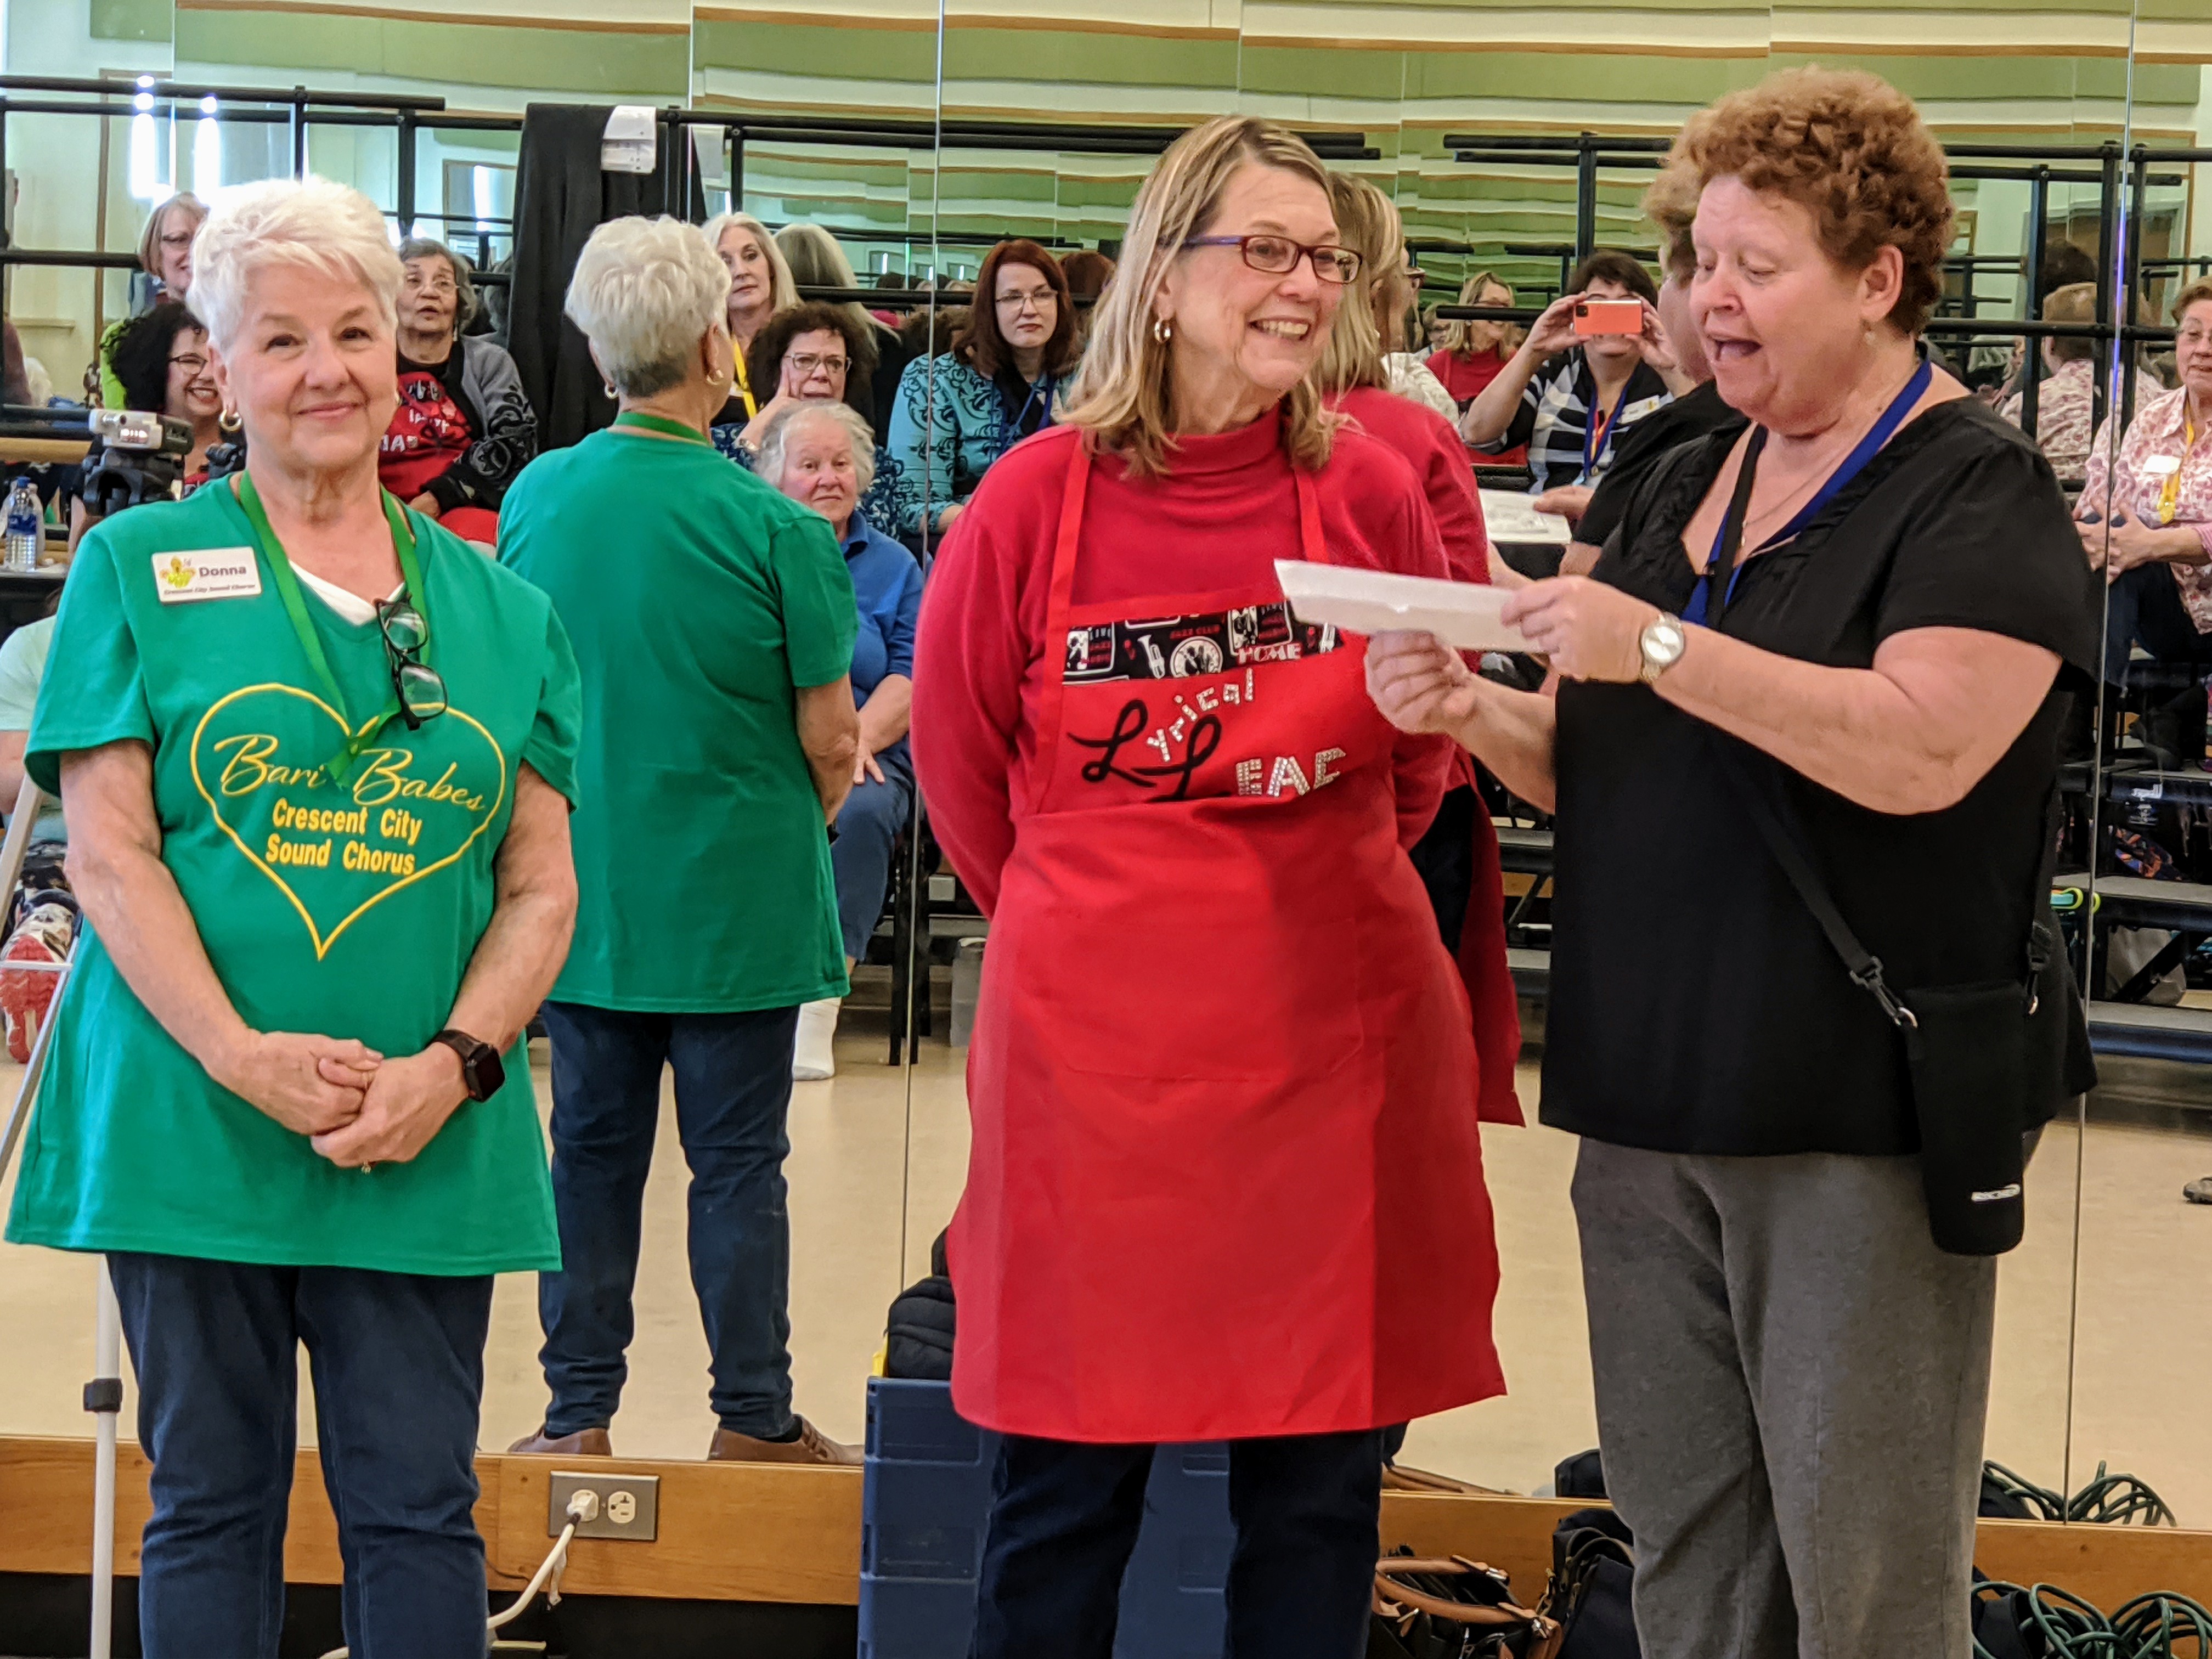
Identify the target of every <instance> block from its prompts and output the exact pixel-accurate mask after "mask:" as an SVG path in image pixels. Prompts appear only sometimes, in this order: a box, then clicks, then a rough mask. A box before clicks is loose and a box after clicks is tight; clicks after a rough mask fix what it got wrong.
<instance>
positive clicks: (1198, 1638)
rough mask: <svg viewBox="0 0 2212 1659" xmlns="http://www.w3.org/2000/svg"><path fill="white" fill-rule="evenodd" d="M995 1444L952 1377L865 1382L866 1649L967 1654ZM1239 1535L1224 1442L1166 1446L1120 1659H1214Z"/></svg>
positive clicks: (951, 1658)
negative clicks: (967, 1411) (955, 1393)
mask: <svg viewBox="0 0 2212 1659" xmlns="http://www.w3.org/2000/svg"><path fill="white" fill-rule="evenodd" d="M997 1455H998V1437H997V1436H995V1435H993V1434H990V1433H988V1432H987V1431H984V1430H981V1429H978V1428H976V1427H975V1425H973V1424H970V1423H968V1422H966V1421H963V1419H961V1417H960V1416H959V1414H958V1413H956V1412H955V1411H954V1410H953V1409H952V1390H951V1389H950V1388H949V1387H948V1386H947V1385H946V1384H945V1383H912V1382H906V1381H902V1380H897V1379H893V1378H888V1377H877V1378H874V1379H873V1380H872V1381H871V1382H870V1383H869V1384H868V1443H867V1460H868V1462H867V1472H866V1486H865V1489H864V1496H863V1498H862V1500H861V1504H862V1513H861V1522H860V1659H967V1653H968V1643H969V1638H970V1637H971V1636H972V1635H973V1634H974V1632H975V1580H976V1577H977V1576H978V1574H979V1572H980V1571H981V1565H982V1555H983V1529H984V1526H985V1523H986V1521H987V1517H988V1516H989V1514H990V1509H991V1468H992V1464H993V1462H994V1460H995V1459H996V1457H997ZM1235 1540H1236V1533H1235V1530H1234V1528H1232V1527H1231V1525H1230V1522H1229V1453H1228V1449H1227V1448H1225V1447H1224V1446H1220V1445H1192V1446H1164V1447H1162V1448H1161V1449H1160V1451H1159V1454H1158V1455H1157V1456H1156V1457H1155V1458H1154V1459H1153V1460H1152V1479H1151V1481H1150V1482H1149V1484H1148V1485H1147V1486H1146V1489H1145V1527H1144V1530H1143V1532H1142V1533H1140V1534H1139V1535H1138V1539H1137V1548H1136V1553H1134V1554H1133V1556H1131V1558H1130V1559H1129V1570H1128V1572H1127V1575H1126V1576H1125V1577H1124V1578H1123V1579H1122V1582H1121V1623H1120V1626H1119V1632H1120V1633H1119V1636H1118V1638H1117V1639H1116V1641H1115V1644H1114V1650H1115V1654H1116V1656H1118V1659H1218V1656H1219V1654H1220V1652H1221V1648H1222V1639H1223V1634H1224V1629H1225V1622H1226V1610H1225V1604H1224V1601H1223V1598H1222V1585H1223V1583H1224V1582H1225V1580H1226V1579H1227V1577H1228V1574H1229V1552H1230V1548H1231V1545H1232V1544H1233V1543H1234V1542H1235Z"/></svg>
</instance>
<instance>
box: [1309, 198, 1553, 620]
mask: <svg viewBox="0 0 2212 1659" xmlns="http://www.w3.org/2000/svg"><path fill="white" fill-rule="evenodd" d="M1328 197H1329V210H1330V211H1331V212H1332V213H1333V214H1334V215H1335V216H1336V234H1337V240H1338V242H1339V243H1340V245H1341V246H1345V247H1346V248H1349V249H1350V250H1351V251H1352V252H1353V253H1355V254H1357V255H1358V257H1359V272H1358V275H1357V276H1354V277H1353V278H1352V282H1351V283H1350V284H1349V285H1348V286H1347V287H1346V289H1345V295H1344V299H1343V301H1342V302H1341V303H1340V304H1339V305H1338V307H1337V308H1336V319H1335V321H1334V323H1332V324H1331V325H1330V326H1329V335H1328V345H1327V347H1326V348H1324V349H1323V350H1322V358H1321V362H1320V364H1319V366H1318V367H1316V368H1315V370H1314V372H1313V379H1314V384H1315V385H1316V386H1318V387H1319V388H1320V389H1321V394H1322V398H1323V399H1324V400H1325V401H1326V402H1327V403H1328V406H1329V407H1330V408H1331V409H1333V410H1336V411H1337V412H1338V413H1340V414H1343V415H1348V416H1351V417H1352V420H1353V421H1354V422H1358V425H1359V427H1360V428H1361V429H1362V430H1364V432H1366V433H1367V434H1368V435H1369V436H1370V437H1373V438H1376V439H1379V440H1380V441H1382V442H1383V443H1385V444H1388V445H1389V447H1391V448H1393V449H1395V450H1396V451H1397V452H1398V453H1400V454H1401V455H1402V456H1404V457H1405V458H1406V460H1407V463H1408V464H1409V465H1411V466H1412V467H1413V475H1414V476H1415V477H1418V478H1419V480H1420V481H1421V493H1422V495H1424V496H1425V497H1426V499H1427V501H1428V504H1429V513H1430V515H1431V517H1432V518H1434V519H1435V520H1436V524H1437V530H1438V532H1441V534H1442V535H1443V548H1444V562H1445V563H1446V564H1447V565H1448V566H1449V568H1450V571H1451V574H1452V575H1453V577H1454V578H1455V579H1456V580H1460V581H1466V582H1480V581H1487V580H1491V579H1492V575H1493V574H1510V573H1509V572H1505V571H1504V567H1503V566H1502V565H1498V566H1496V567H1495V568H1493V562H1492V554H1491V550H1490V538H1489V537H1488V536H1487V535H1486V533H1485V532H1484V530H1483V525H1482V507H1481V504H1480V502H1479V501H1477V499H1476V497H1475V493H1474V471H1473V470H1472V469H1471V468H1470V467H1469V466H1468V462H1467V448H1466V446H1465V445H1463V444H1462V443H1461V442H1460V441H1459V434H1458V433H1457V432H1456V431H1455V430H1454V429H1453V427H1452V422H1451V416H1450V413H1449V410H1450V405H1449V403H1447V404H1446V405H1445V411H1444V412H1442V413H1440V412H1438V411H1437V409H1436V408H1435V407H1434V406H1433V405H1432V404H1429V403H1428V402H1426V401H1425V400H1424V399H1422V398H1416V397H1407V396H1406V395H1405V394H1404V393H1402V392H1399V391H1397V390H1396V388H1395V386H1393V385H1392V383H1391V375H1390V371H1389V366H1388V361H1387V359H1386V358H1385V356H1384V354H1383V341H1384V340H1385V339H1386V338H1387V337H1388V335H1389V331H1391V330H1393V329H1395V328H1397V327H1398V326H1399V325H1400V320H1401V318H1402V317H1403V315H1404V311H1403V307H1402V301H1404V299H1405V296H1406V284H1405V282H1404V279H1403V277H1402V276H1401V274H1400V273H1401V271H1402V270H1403V269H1404V266H1405V261H1406V241H1405V234H1404V227H1403V223H1402V222H1401V219H1400V217H1399V215H1398V210H1397V208H1396V207H1395V205H1394V204H1392V203H1391V200H1390V198H1389V197H1387V196H1385V195H1384V194H1383V192H1382V191H1380V190H1378V189H1376V187H1375V186H1374V185H1371V184H1370V183H1368V182H1367V180H1365V179H1361V178H1358V177H1356V176H1355V175H1353V174H1352V173H1331V174H1329V176H1328Z"/></svg>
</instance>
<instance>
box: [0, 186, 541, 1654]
mask: <svg viewBox="0 0 2212 1659" xmlns="http://www.w3.org/2000/svg"><path fill="white" fill-rule="evenodd" d="M195 259H196V264H197V277H196V280H195V281H194V283H193V285H192V303H193V306H194V307H195V308H196V309H197V311H198V313H199V314H200V316H201V317H202V318H203V319H205V321H206V323H207V326H208V336H209V346H210V350H211V351H212V352H213V354H214V357H215V368H216V378H217V380H218V383H219V384H220V385H221V386H222V392H223V395H224V400H225V403H226V404H227V405H228V410H230V412H231V414H232V416H234V418H235V419H236V421H238V422H240V423H242V425H243V427H244V429H245V433H246V453H247V459H246V471H244V472H243V473H242V474H240V475H237V476H235V477H233V478H230V479H228V480H226V481H224V482H223V483H222V484H221V485H220V486H217V487H211V488H208V489H201V490H200V491H198V492H197V494H195V495H192V496H191V497H190V498H189V499H187V500H185V501H181V502H178V503H175V504H173V505H172V504H166V503H165V504H157V505H155V506H150V507H137V508H133V509H132V510H131V511H130V512H128V513H118V514H116V515H115V516H113V517H112V518H110V519H108V520H106V521H104V522H103V523H101V524H100V526H98V528H96V529H94V531H93V532H91V534H90V535H88V536H87V537H86V538H85V540H84V543H83V545H82V547H81V548H80V549H79V550H78V551H77V555H76V564H75V568H74V569H73V570H72V572H71V574H70V583H69V588H68V591H67V592H66V594H65V596H64V599H63V601H62V609H61V617H60V622H59V625H58V629H57V633H56V637H55V641H54V649H55V652H56V653H57V656H56V660H57V661H66V662H67V663H68V664H69V665H70V671H69V673H68V675H67V676H66V678H64V680H63V681H62V682H61V684H62V685H63V686H64V692H65V695H46V696H42V698H41V700H40V708H39V711H38V714H37V716H36V718H35V720H34V721H33V726H32V730H31V738H30V745H29V755H28V766H29V770H30V773H31V775H32V776H33V777H34V778H36V779H37V780H38V781H39V782H40V784H41V785H42V786H43V787H46V789H48V790H56V789H58V790H59V792H60V794H61V797H62V800H63V803H64V806H65V808H66V810H67V811H68V814H69V825H70V878H71V880H72V882H73V884H75V886H76V891H77V894H78V896H79V897H80V898H81V899H82V902H83V905H84V911H85V915H86V917H87V918H88V920H89V921H91V923H92V927H91V930H90V932H89V933H88V935H87V937H86V939H85V941H84V944H83V945H82V948H81V949H80V951H79V953H78V956H77V959H76V969H75V971H74V972H73V973H72V975H71V976H70V982H69V986H68V987H67V989H66V990H65V991H64V993H63V994H62V999H61V1002H60V1005H59V1006H58V1009H57V1011H56V1014H55V1021H54V1027H53V1048H52V1057H51V1060H50V1061H49V1064H48V1069H47V1072H46V1079H45V1086H44V1089H43V1091H42V1093H41V1096H40V1104H39V1113H38V1118H37V1121H36V1122H35V1124H34V1127H33V1129H32V1132H31V1134H30V1137H29V1139H28V1141H27V1144H26V1146H25V1149H24V1158H23V1169H22V1173H21V1182H20V1184H19V1186H18V1188H17V1190H16V1194H15V1210H14V1213H13V1215H12V1217H11V1218H10V1220H9V1237H11V1238H14V1239H15V1240H18V1241H21V1242H23V1243H39V1244H48V1245H53V1246H57V1247H59V1248H62V1249H77V1250H102V1251H106V1253H107V1266H108V1272H109V1273H110V1275H111V1277H112V1279H113V1280H114V1283H115V1290H116V1295H117V1297H118V1300H119V1301H120V1302H121V1304H122V1309H123V1328H124V1333H125V1336H126V1337H127V1338H128V1339H129V1341H130V1345H131V1359H132V1362H133V1364H134V1365H135V1367H136V1370H137V1378H138V1388H139V1401H138V1433H139V1438H140V1441H141V1442H142V1443H143V1445H144V1446H145V1448H146V1449H147V1451H148V1452H149V1454H150V1455H152V1457H153V1459H154V1462H155V1471H154V1475H153V1492H154V1514H153V1518H152V1519H151V1520H150V1521H149V1522H147V1525H146V1532H145V1539H144V1544H143V1566H142V1568H141V1571H140V1578H139V1621H140V1629H141V1631H142V1632H143V1641H144V1644H145V1650H146V1652H147V1653H148V1654H149V1655H150V1656H155V1659H199V1656H204V1655H209V1654H217V1653H220V1654H225V1655H239V1656H246V1659H274V1656H275V1655H276V1646H277V1633H278V1631H279V1629H280V1627H281V1626H282V1625H283V1601H284V1572H283V1535H284V1522H285V1514H286V1500H287V1495H288V1493H289V1490H290V1486H291V1480H292V1457H293V1431H294V1425H295V1422H296V1421H297V1419H298V1406H297V1401H295V1397H294V1396H295V1376H296V1371H295V1365H296V1358H295V1351H296V1350H297V1349H298V1348H299V1347H300V1346H301V1345H302V1344H304V1345H305V1346H306V1347H307V1356H308V1361H309V1364H310V1367H311V1371H312V1375H313V1381H314V1390H315V1416H316V1420H317V1423H318V1425H319V1433H318V1439H319V1443H320V1449H321V1453H322V1462H323V1473H324V1480H325V1484H326V1485H327V1486H328V1487H329V1489H330V1494H331V1506H332V1508H333V1509H335V1510H337V1516H338V1528H339V1540H340V1544H341V1547H342V1549H343V1554H344V1558H345V1564H346V1590H345V1601H344V1621H345V1636H346V1640H347V1642H348V1644H349V1645H350V1646H351V1647H352V1649H353V1650H354V1651H355V1652H356V1653H357V1654H363V1655H389V1654H404V1655H408V1656H422V1659H464V1656H468V1659H475V1656H480V1655H481V1654H482V1653H483V1647H484V1565H483V1543H482V1541H480V1540H479V1539H478V1537H477V1531H476V1527H475V1523H474V1522H473V1520H472V1519H471V1510H472V1509H473V1506H474V1504H475V1502H476V1498H477V1483H476V1477H475V1474H474V1473H473V1469H472V1464H471V1459H472V1456H473V1454H474V1451H475V1448H476V1436H477V1407H478V1398H479V1395H480V1394H481V1392H482V1387H483V1345H484V1336H485V1331H486V1328H487V1324H488V1322H489V1318H490V1314H491V1290H492V1275H493V1274H495V1273H504V1272H513V1271H518V1270H523V1269H528V1268H532V1267H546V1266H550V1265H551V1264H552V1263H553V1262H554V1261H556V1260H557V1256H556V1237H555V1233H554V1227H553V1211H552V1204H551V1201H550V1194H549V1191H548V1188H547V1182H546V1176H545V1144H544V1139H543V1138H542V1136H541V1134H540V1133H539V1130H538V1115H537V1110H536V1107H535V1104H534V1103H533V1101H532V1094H531V1087H530V1080H529V1070H528V1067H527V1066H526V1065H524V1064H523V1063H522V1059H521V1048H520V1038H521V1035H522V1030H523V1027H524V1025H525V1024H526V1022H527V1021H528V1020H529V1018H530V1017H531V1015H532V1013H533V1012H535V1010H536V1008H537V1006H538V1000H540V998H541V997H542V996H543V995H544V993H545V991H546V989H547V988H548V987H550V985H551V984H552V981H553V975H554V972H555V970H556V969H557V968H558V967H559V966H560V963H561V958H562V955H563V953H564V952H565V951H567V949H568V933H569V928H570V925H571V923H572V921H573V919H574V910H575V878H574V872H573V869H572V867H571V866H570V863H569V855H568V800H567V799H564V798H565V797H568V796H570V795H572V793H573V792H574V787H575V784H574V759H575V744H576V728H577V726H578V723H579V720H580V702H579V699H578V692H577V684H576V675H575V667H574V661H573V659H571V657H570V656H569V653H568V642H567V641H566V639H565V638H564V637H563V635H562V631H561V624H560V623H559V621H558V620H557V619H556V617H554V616H553V614H552V610H551V607H550V605H548V604H547V603H546V600H545V597H544V595H543V594H542V593H539V592H535V591H533V590H532V588H531V587H530V586H528V585H527V584H526V583H524V582H520V581H518V580H515V579H514V577H513V575H511V574H508V573H507V572H506V571H503V570H501V569H499V568H497V567H496V566H495V565H493V564H491V563H490V562H488V561H487V560H485V559H483V557H481V556H478V555H477V554H476V553H474V552H472V551H471V550H469V548H468V547H467V546H466V545H465V544H463V543H462V542H459V541H458V540H456V539H455V538H453V536H451V535H450V534H448V533H447V532H446V531H444V530H442V529H441V528H440V527H439V526H437V525H436V524H435V523H434V522H432V521H431V520H427V519H424V518H422V516H420V515H419V514H416V513H409V512H407V511H406V510H405V509H404V507H401V506H400V504H399V503H398V501H394V500H393V499H392V496H390V495H386V494H385V493H384V492H382V491H381V490H380V489H378V487H377V480H376V459H377V441H378V439H379V438H380V437H381V436H382V435H383V433H384V430H385V428H386V425H387V424H388V423H389V422H390V421H391V418H392V407H393V405H394V404H395V403H396V402H397V401H398V392H397V388H396V387H395V386H394V384H393V372H392V365H393V362H394V361H395V359H394V357H393V353H392V331H393V326H394V299H395V296H396V295H397V294H398V289H399V262H398V259H397V258H395V257H394V256H393V254H392V244H391V242H390V241H389V240H388V239H387V238H386V234H385V228H384V222H383V219H382V218H381V216H380V215H379V214H378V212H377V210H376V208H375V206H374V204H372V203H371V202H369V201H368V198H367V197H363V196H362V195H360V194H359V193H358V192H356V191H352V190H349V189H347V188H345V187H343V185H334V184H331V183H328V182H326V181H325V180H322V179H307V180H306V181H304V182H299V183H295V182H292V181H289V180H284V181H274V182H270V183H267V184H259V185H246V186H244V187H242V188H240V189H239V190H237V191H234V192H232V193H230V194H229V195H228V196H227V197H225V198H223V199H222V201H221V202H220V203H219V204H217V206H216V210H215V211H214V212H213V213H212V214H211V215H210V217H209V219H208V221H207V222H206V224H205V225H204V227H203V228H201V230H200V233H199V238H198V241H197V246H196V249H195ZM53 684H55V682H54V681H52V680H49V681H48V686H49V688H50V689H51V688H52V686H53ZM502 1055H505V1056H506V1062H505V1063H504V1064H503V1062H502V1058H501V1057H502ZM149 1148H151V1149H157V1152H156V1153H155V1155H152V1156H149Z"/></svg>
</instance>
